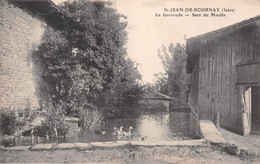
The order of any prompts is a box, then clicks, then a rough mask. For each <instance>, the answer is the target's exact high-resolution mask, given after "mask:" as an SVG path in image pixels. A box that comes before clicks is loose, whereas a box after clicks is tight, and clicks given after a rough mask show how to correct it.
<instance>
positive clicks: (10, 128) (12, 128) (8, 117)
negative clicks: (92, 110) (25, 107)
mask: <svg viewBox="0 0 260 164" xmlns="http://www.w3.org/2000/svg"><path fill="white" fill-rule="evenodd" d="M24 125H25V121H24V119H23V118H19V117H18V116H17V115H16V113H15V111H14V110H10V109H0V129H1V133H2V135H12V134H14V133H15V132H16V131H17V130H18V129H20V128H21V127H23V126H24Z"/></svg>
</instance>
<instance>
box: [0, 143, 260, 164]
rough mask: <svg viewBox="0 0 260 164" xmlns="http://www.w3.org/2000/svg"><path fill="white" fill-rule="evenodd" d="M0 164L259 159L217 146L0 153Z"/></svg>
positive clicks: (240, 160) (229, 161)
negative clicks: (0, 163) (233, 152)
mask: <svg viewBox="0 0 260 164" xmlns="http://www.w3.org/2000/svg"><path fill="white" fill-rule="evenodd" d="M0 162H12V163H17V162H18V163H27V162H30V163H43V162H44V163H50V162H66V163H73V162H84V163H86V162H87V163H89V162H104V163H232V164H233V163H236V164H240V163H258V162H260V157H259V156H253V155H251V156H249V155H244V156H233V155H229V154H227V153H226V152H225V151H223V150H222V149H221V148H219V147H201V146H196V147H187V146H161V147H158V146H156V147H134V146H125V147H118V148H112V149H111V148H110V149H109V148H91V149H89V150H76V149H69V150H46V151H31V150H25V151H6V150H1V151H0Z"/></svg>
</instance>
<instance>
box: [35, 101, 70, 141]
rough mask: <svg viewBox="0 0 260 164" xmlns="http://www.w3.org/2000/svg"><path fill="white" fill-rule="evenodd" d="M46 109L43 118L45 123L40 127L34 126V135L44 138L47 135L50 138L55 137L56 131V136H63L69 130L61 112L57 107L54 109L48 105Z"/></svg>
mask: <svg viewBox="0 0 260 164" xmlns="http://www.w3.org/2000/svg"><path fill="white" fill-rule="evenodd" d="M48 108H49V109H47V113H46V114H45V116H44V118H45V121H43V123H42V124H41V125H40V126H36V127H35V128H34V129H33V131H34V135H36V136H40V137H45V136H46V134H48V135H49V136H50V137H52V138H53V137H56V131H55V129H56V130H57V133H58V136H63V137H64V136H65V135H66V132H67V130H68V128H69V125H68V124H67V123H66V122H65V120H64V118H65V117H64V114H63V111H62V110H61V109H60V106H59V105H56V106H55V107H54V106H52V105H50V106H49V107H48Z"/></svg>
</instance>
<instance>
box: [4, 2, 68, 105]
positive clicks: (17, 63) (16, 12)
mask: <svg viewBox="0 0 260 164" xmlns="http://www.w3.org/2000/svg"><path fill="white" fill-rule="evenodd" d="M65 21H67V22H68V21H72V19H70V18H69V17H68V16H67V15H66V14H65V13H63V12H62V11H61V10H60V9H59V8H58V7H57V6H56V5H55V4H54V3H53V2H52V1H50V0H42V1H18V0H1V1H0V54H1V56H0V109H1V108H9V109H24V108H25V107H26V106H27V105H30V106H31V108H33V109H36V108H38V106H39V104H38V98H37V97H36V95H35V85H36V84H35V82H34V77H33V74H32V69H33V63H32V62H31V60H30V56H31V52H32V51H33V50H35V49H36V48H37V46H38V45H39V44H40V43H41V37H42V35H43V33H44V31H45V28H46V26H50V27H52V28H53V29H56V30H62V29H63V28H64V23H63V22H65Z"/></svg>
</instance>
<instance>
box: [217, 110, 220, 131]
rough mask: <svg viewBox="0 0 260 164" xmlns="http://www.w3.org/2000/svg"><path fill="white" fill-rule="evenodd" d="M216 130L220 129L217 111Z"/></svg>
mask: <svg viewBox="0 0 260 164" xmlns="http://www.w3.org/2000/svg"><path fill="white" fill-rule="evenodd" d="M216 126H217V129H218V130H219V129H220V125H219V111H218V113H217V123H216Z"/></svg>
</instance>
